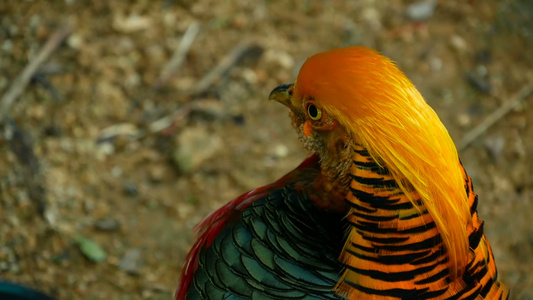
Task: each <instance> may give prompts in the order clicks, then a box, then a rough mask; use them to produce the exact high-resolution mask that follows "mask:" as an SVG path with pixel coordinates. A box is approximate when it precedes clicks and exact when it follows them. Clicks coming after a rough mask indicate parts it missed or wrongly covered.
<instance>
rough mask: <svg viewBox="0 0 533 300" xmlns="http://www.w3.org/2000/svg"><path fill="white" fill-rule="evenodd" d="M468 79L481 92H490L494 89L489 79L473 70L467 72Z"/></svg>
mask: <svg viewBox="0 0 533 300" xmlns="http://www.w3.org/2000/svg"><path fill="white" fill-rule="evenodd" d="M466 79H467V81H468V83H470V85H471V86H472V87H474V88H475V89H476V90H478V91H480V92H481V93H484V94H488V93H490V91H491V90H492V87H491V85H490V83H489V82H488V81H486V80H485V79H483V78H481V77H479V76H478V75H475V74H474V73H472V72H469V73H467V74H466Z"/></svg>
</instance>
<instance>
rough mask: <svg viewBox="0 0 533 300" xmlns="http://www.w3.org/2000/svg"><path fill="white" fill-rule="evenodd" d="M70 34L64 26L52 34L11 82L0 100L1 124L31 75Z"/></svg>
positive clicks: (68, 29)
mask: <svg viewBox="0 0 533 300" xmlns="http://www.w3.org/2000/svg"><path fill="white" fill-rule="evenodd" d="M69 34H70V27H68V26H64V27H61V28H59V29H58V30H56V31H55V32H54V34H53V35H52V36H51V37H50V38H49V39H48V41H47V42H46V44H45V45H44V47H43V48H41V51H39V53H38V54H37V56H36V57H35V58H34V59H32V60H31V61H30V62H29V63H28V65H26V67H25V68H24V70H23V71H22V73H21V74H20V75H19V76H18V77H17V78H16V79H15V80H14V81H13V84H12V85H11V86H10V87H9V89H8V90H7V92H6V93H5V94H4V96H2V99H1V100H0V123H2V122H3V121H4V120H5V118H6V117H7V115H8V113H9V109H10V108H11V105H13V102H15V100H16V99H17V98H18V97H19V96H20V95H21V94H22V92H24V89H25V88H26V86H28V83H29V82H30V80H31V78H32V77H33V75H34V74H35V73H36V72H37V70H38V69H39V67H40V66H41V64H42V63H43V62H45V61H46V60H47V59H48V57H49V56H50V54H52V52H53V51H54V50H55V49H56V48H57V47H58V46H59V45H60V44H61V42H62V41H63V40H64V39H65V38H66V37H67V36H68V35H69Z"/></svg>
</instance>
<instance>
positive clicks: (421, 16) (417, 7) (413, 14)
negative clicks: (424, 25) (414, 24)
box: [405, 1, 437, 21]
mask: <svg viewBox="0 0 533 300" xmlns="http://www.w3.org/2000/svg"><path fill="white" fill-rule="evenodd" d="M435 8H437V1H420V2H415V3H413V4H411V5H409V6H407V9H406V11H405V14H406V15H407V18H409V19H411V20H413V21H425V20H427V19H429V18H431V17H432V16H433V13H434V12H435Z"/></svg>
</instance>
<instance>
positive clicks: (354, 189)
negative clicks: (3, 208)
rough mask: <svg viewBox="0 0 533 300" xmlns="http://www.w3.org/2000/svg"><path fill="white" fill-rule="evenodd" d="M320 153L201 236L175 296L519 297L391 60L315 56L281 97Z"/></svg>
mask: <svg viewBox="0 0 533 300" xmlns="http://www.w3.org/2000/svg"><path fill="white" fill-rule="evenodd" d="M269 98H270V99H271V100H276V101H278V102H281V103H282V104H284V105H286V106H287V107H288V108H289V109H290V115H291V118H292V124H293V126H294V127H295V129H296V131H297V132H298V134H299V137H300V140H301V141H302V142H303V144H304V146H305V148H307V149H308V150H309V151H310V152H311V153H312V155H311V156H310V157H309V158H308V159H306V160H305V161H304V162H303V163H302V164H301V165H300V166H298V167H297V168H296V169H295V170H294V171H292V172H290V173H288V174H287V175H285V176H284V177H282V178H281V179H279V180H278V181H276V182H275V183H273V184H270V185H267V186H265V187H261V188H259V189H256V190H253V191H251V192H248V193H246V194H244V195H242V196H240V197H239V198H237V199H235V200H234V201H232V202H230V203H228V204H227V205H225V206H224V207H222V208H221V209H219V210H218V211H216V212H214V213H213V214H211V215H210V216H209V217H207V218H206V219H205V220H204V221H203V222H202V223H200V224H199V225H198V227H197V228H198V231H199V238H198V240H197V242H196V243H195V245H194V246H193V248H192V250H191V252H190V253H189V255H188V256H187V259H186V263H185V266H184V268H183V271H182V274H181V280H180V283H179V287H178V291H177V292H176V299H177V300H182V299H506V298H508V295H509V292H508V289H507V288H506V287H505V286H504V285H503V284H501V283H500V282H499V281H498V279H497V272H496V265H495V262H494V258H493V255H492V250H491V248H490V245H489V243H488V241H487V238H486V237H485V235H484V233H483V221H482V220H481V219H480V218H479V217H478V214H477V212H476V207H477V203H478V201H477V199H478V198H477V195H476V194H475V193H474V191H473V187H472V182H471V179H470V177H468V175H467V174H466V173H465V171H464V169H463V167H462V165H461V163H460V161H459V158H458V155H457V150H456V148H455V145H454V144H453V141H452V140H451V138H450V136H449V134H448V132H447V130H446V128H445V127H444V125H443V124H442V123H441V121H440V120H439V118H438V116H437V114H436V113H435V112H434V111H433V109H431V107H430V106H429V105H428V104H427V103H426V102H425V101H424V99H423V98H422V96H421V95H420V93H419V92H418V90H417V89H416V88H415V87H414V86H413V84H412V83H411V82H410V81H409V80H408V79H407V78H406V76H405V75H404V74H403V73H402V72H401V71H399V70H398V68H397V67H396V66H395V65H394V64H393V63H392V62H391V61H390V60H389V59H387V58H386V57H384V56H382V55H380V54H378V53H377V52H375V51H373V50H370V49H367V48H364V47H349V48H344V49H336V50H331V51H327V52H323V53H319V54H316V55H314V56H311V57H310V58H309V59H307V61H306V62H305V63H304V65H303V66H302V68H301V70H300V72H299V75H298V77H297V80H296V82H295V83H294V84H284V85H280V86H279V87H277V88H275V89H274V90H273V91H272V93H271V94H270V97H269Z"/></svg>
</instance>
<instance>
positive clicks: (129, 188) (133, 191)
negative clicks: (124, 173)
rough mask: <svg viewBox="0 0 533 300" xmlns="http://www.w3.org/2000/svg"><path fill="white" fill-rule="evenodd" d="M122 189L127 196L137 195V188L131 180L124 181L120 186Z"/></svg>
mask: <svg viewBox="0 0 533 300" xmlns="http://www.w3.org/2000/svg"><path fill="white" fill-rule="evenodd" d="M122 191H123V192H124V194H125V195H127V196H137V195H139V189H138V188H137V186H136V185H135V184H134V183H131V182H128V183H125V184H124V186H123V188H122Z"/></svg>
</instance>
